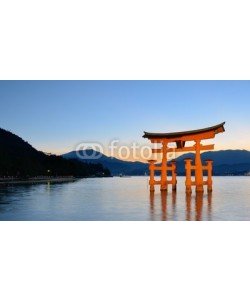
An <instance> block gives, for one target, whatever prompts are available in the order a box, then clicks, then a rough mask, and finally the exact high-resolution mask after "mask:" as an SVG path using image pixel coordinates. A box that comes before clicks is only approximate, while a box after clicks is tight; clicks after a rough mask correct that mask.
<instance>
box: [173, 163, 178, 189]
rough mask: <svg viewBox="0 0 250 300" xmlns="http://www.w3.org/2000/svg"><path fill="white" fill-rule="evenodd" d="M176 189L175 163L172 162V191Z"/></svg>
mask: <svg viewBox="0 0 250 300" xmlns="http://www.w3.org/2000/svg"><path fill="white" fill-rule="evenodd" d="M176 187H177V173H176V161H175V160H173V161H172V190H173V191H176Z"/></svg>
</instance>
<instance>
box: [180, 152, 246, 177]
mask: <svg viewBox="0 0 250 300" xmlns="http://www.w3.org/2000/svg"><path fill="white" fill-rule="evenodd" d="M188 157H190V158H192V159H194V157H195V155H194V153H187V154H184V155H182V156H180V157H179V158H178V159H177V160H176V161H177V168H178V173H179V174H180V175H183V174H184V173H185V167H184V159H186V158H188ZM201 158H202V161H203V163H204V162H205V161H206V160H207V159H212V160H213V161H214V168H213V174H214V175H244V174H246V173H248V172H249V171H250V151H247V150H221V151H209V152H204V153H202V155H201Z"/></svg>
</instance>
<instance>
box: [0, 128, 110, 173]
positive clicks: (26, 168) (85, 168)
mask: <svg viewBox="0 0 250 300" xmlns="http://www.w3.org/2000/svg"><path fill="white" fill-rule="evenodd" d="M109 175H110V172H109V170H107V169H106V168H104V167H103V166H102V165H101V164H88V163H83V162H79V161H78V160H67V159H64V158H63V157H61V156H56V155H46V154H45V153H43V152H40V151H37V150H36V149H35V148H33V147H32V146H31V145H30V144H29V143H27V142H25V141H24V140H23V139H21V138H20V137H18V136H17V135H15V134H13V133H11V132H9V131H6V130H4V129H1V128H0V177H8V176H14V177H18V178H26V177H34V176H75V177H88V176H109Z"/></svg>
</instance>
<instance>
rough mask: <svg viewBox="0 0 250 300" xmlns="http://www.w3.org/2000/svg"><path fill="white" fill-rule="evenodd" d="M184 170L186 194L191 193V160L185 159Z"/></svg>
mask: <svg viewBox="0 0 250 300" xmlns="http://www.w3.org/2000/svg"><path fill="white" fill-rule="evenodd" d="M185 169H186V193H188V194H191V193H192V159H191V158H187V159H185Z"/></svg>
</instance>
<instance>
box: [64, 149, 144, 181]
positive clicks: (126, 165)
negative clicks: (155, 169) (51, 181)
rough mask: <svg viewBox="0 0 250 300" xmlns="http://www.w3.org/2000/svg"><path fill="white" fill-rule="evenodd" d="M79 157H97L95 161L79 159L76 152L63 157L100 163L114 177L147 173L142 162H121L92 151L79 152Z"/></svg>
mask: <svg viewBox="0 0 250 300" xmlns="http://www.w3.org/2000/svg"><path fill="white" fill-rule="evenodd" d="M79 154H80V156H81V157H91V156H95V157H99V158H98V159H97V160H92V159H80V158H79V156H78V155H77V152H76V151H72V152H69V153H66V154H64V155H63V157H64V158H67V159H78V160H81V161H84V162H92V163H101V164H102V165H103V166H104V167H105V168H108V169H109V170H110V171H111V174H112V175H114V176H117V175H120V174H123V175H128V176H136V175H145V173H146V172H148V164H145V163H142V162H129V161H123V160H120V159H117V158H114V157H108V156H106V155H104V154H101V153H99V152H96V151H93V150H85V151H79Z"/></svg>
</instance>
